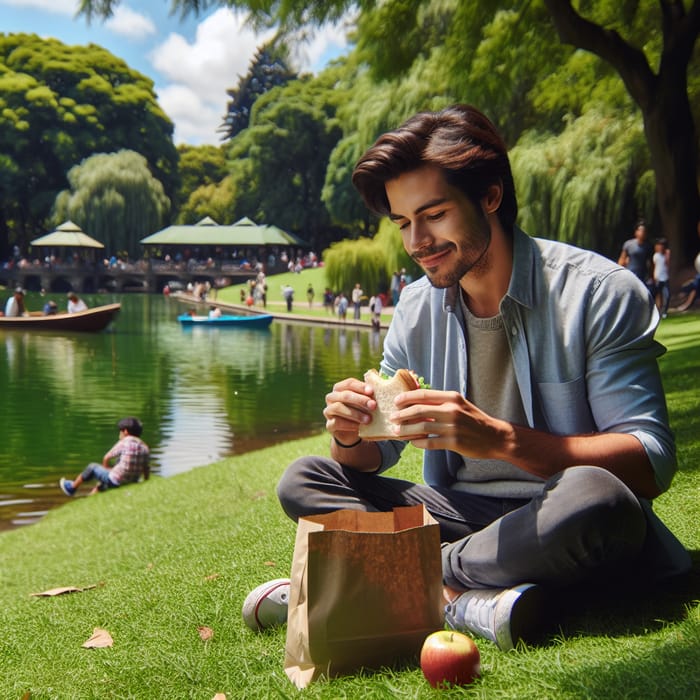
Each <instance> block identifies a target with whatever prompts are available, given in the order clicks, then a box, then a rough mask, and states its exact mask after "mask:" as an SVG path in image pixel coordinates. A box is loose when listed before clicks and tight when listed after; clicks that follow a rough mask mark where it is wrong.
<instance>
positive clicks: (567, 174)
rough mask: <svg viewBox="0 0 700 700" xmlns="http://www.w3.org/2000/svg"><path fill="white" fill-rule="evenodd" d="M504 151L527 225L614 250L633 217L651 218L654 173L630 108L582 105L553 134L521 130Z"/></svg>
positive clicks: (522, 221)
mask: <svg viewBox="0 0 700 700" xmlns="http://www.w3.org/2000/svg"><path fill="white" fill-rule="evenodd" d="M510 158H511V164H512V168H513V177H514V179H515V184H516V191H517V194H518V201H519V209H520V213H519V219H518V223H519V224H520V225H521V226H522V228H523V229H525V230H526V231H527V232H528V233H531V234H533V235H537V236H541V237H543V238H551V239H555V240H563V241H567V242H569V243H573V244H575V245H578V246H581V247H583V248H589V249H592V250H596V251H599V252H601V253H603V254H605V255H608V256H610V257H616V256H617V253H618V252H619V246H620V244H621V243H622V241H623V240H624V239H626V238H629V237H630V236H631V233H632V230H633V228H634V221H635V220H636V219H638V218H646V219H648V220H650V221H651V219H652V216H653V213H654V201H655V178H654V174H653V171H652V170H651V167H650V164H649V161H648V155H647V150H646V149H645V148H644V133H643V129H642V125H641V123H640V120H639V119H638V118H636V117H634V116H628V117H621V116H620V115H619V114H616V115H611V114H608V113H605V112H604V111H600V110H591V111H588V112H586V113H585V114H584V115H582V116H581V117H579V118H578V119H574V120H571V121H570V122H569V123H568V125H567V127H566V128H565V130H564V131H563V132H562V133H561V134H559V135H558V136H551V135H548V136H542V135H539V134H536V133H534V132H533V133H529V134H526V135H524V136H523V137H522V138H521V139H520V141H519V142H518V145H517V146H516V147H515V148H513V150H512V151H511V153H510ZM659 233H660V232H659Z"/></svg>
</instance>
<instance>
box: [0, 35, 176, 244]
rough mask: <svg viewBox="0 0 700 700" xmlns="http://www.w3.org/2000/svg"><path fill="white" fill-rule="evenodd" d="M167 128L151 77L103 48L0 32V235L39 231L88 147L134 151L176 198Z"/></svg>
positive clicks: (20, 237) (22, 240) (18, 239)
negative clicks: (70, 170) (66, 43)
mask: <svg viewBox="0 0 700 700" xmlns="http://www.w3.org/2000/svg"><path fill="white" fill-rule="evenodd" d="M172 132H173V125H172V123H171V122H170V120H169V119H168V117H167V116H166V115H165V114H164V112H163V111H162V110H161V108H160V107H159V105H158V102H157V100H156V95H155V92H154V89H153V82H152V81H151V80H150V79H148V78H146V77H144V76H143V75H141V74H139V73H138V72H136V71H134V70H132V69H130V68H129V67H128V66H127V65H126V63H124V62H123V61H121V60H119V59H117V58H116V57H115V56H113V55H112V54H111V53H109V52H108V51H106V50H104V49H102V48H100V47H98V46H95V45H93V44H91V45H89V46H80V47H75V46H67V45H65V44H63V43H61V42H59V41H57V40H55V39H41V38H39V37H38V36H36V35H33V34H31V35H28V34H9V35H5V34H0V154H2V155H1V156H0V184H2V189H1V190H0V241H3V240H4V241H9V242H10V243H18V244H19V245H20V247H22V248H24V247H25V246H26V244H27V242H28V241H29V240H31V239H32V238H33V237H35V236H37V235H39V234H41V233H45V231H46V229H47V227H48V225H49V221H50V215H51V208H52V206H53V203H54V200H55V198H56V195H57V194H58V193H59V192H60V191H61V190H63V189H64V188H65V187H66V186H67V184H68V183H67V180H66V173H67V172H68V170H69V169H70V168H71V167H72V166H74V165H76V164H77V163H79V162H80V161H81V160H83V159H84V158H86V157H88V156H90V155H91V154H93V153H100V152H104V153H107V152H112V151H116V150H119V149H120V148H130V149H132V150H134V151H137V152H139V153H141V154H142V155H143V156H144V157H145V158H146V160H147V161H148V166H149V169H150V170H151V172H152V173H153V175H154V176H155V177H157V178H158V180H160V181H161V182H162V183H163V187H164V188H165V191H166V193H167V194H168V196H171V195H173V194H174V191H175V185H176V178H177V167H176V166H177V151H176V150H175V146H174V144H173V142H172Z"/></svg>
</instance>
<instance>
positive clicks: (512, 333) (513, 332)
mask: <svg viewBox="0 0 700 700" xmlns="http://www.w3.org/2000/svg"><path fill="white" fill-rule="evenodd" d="M510 334H511V335H518V329H517V328H516V327H515V326H513V327H512V328H511V329H510Z"/></svg>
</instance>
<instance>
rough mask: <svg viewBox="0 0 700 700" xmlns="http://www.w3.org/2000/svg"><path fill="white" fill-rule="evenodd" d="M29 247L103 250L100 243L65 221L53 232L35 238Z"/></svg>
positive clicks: (78, 227)
mask: <svg viewBox="0 0 700 700" xmlns="http://www.w3.org/2000/svg"><path fill="white" fill-rule="evenodd" d="M31 245H35V246H46V247H47V248H53V247H56V248H59V247H64V248H67V247H71V248H104V245H103V244H102V243H100V242H99V241H96V240H95V239H94V238H91V237H90V236H88V235H87V233H84V232H83V230H82V229H81V228H80V226H78V224H74V223H73V222H72V221H66V222H64V223H62V224H61V225H60V226H57V227H56V230H55V231H52V232H51V233H47V234H46V235H45V236H40V237H39V238H35V239H34V240H33V241H32V242H31Z"/></svg>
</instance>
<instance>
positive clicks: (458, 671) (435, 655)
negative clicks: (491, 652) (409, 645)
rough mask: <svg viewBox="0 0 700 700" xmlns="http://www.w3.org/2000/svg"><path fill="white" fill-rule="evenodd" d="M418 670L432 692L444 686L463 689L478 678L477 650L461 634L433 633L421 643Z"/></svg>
mask: <svg viewBox="0 0 700 700" xmlns="http://www.w3.org/2000/svg"><path fill="white" fill-rule="evenodd" d="M420 667H421V670H422V671H423V675H424V676H425V677H426V679H427V680H428V683H430V685H432V686H433V688H441V687H447V685H448V684H449V685H467V684H468V683H471V682H472V681H473V680H474V679H475V678H477V677H478V676H479V670H480V668H481V656H480V654H479V647H477V646H476V644H474V640H473V639H472V638H471V637H468V636H467V635H466V634H462V633H461V632H455V631H453V630H440V631H438V632H433V633H432V634H429V635H428V636H427V637H426V638H425V641H424V642H423V648H422V649H421V652H420Z"/></svg>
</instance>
